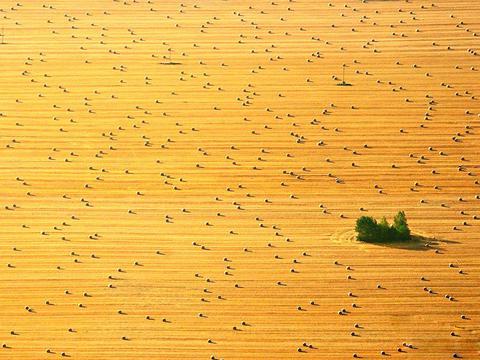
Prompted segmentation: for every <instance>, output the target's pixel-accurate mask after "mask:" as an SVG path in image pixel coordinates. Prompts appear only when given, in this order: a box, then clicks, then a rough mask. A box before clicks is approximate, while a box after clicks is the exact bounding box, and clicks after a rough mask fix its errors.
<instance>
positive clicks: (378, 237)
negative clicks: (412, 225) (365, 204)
mask: <svg viewBox="0 0 480 360" xmlns="http://www.w3.org/2000/svg"><path fill="white" fill-rule="evenodd" d="M355 230H356V231H357V234H358V235H357V239H358V240H359V241H365V242H372V243H389V242H393V241H407V240H410V238H411V234H410V229H409V228H408V224H407V218H406V216H405V213H404V212H403V211H399V212H398V213H397V215H395V217H394V219H393V224H392V225H389V224H388V221H387V219H386V218H385V217H383V218H382V220H381V221H380V222H379V223H378V222H377V220H375V219H374V218H373V217H371V216H361V217H360V218H358V219H357V224H356V226H355Z"/></svg>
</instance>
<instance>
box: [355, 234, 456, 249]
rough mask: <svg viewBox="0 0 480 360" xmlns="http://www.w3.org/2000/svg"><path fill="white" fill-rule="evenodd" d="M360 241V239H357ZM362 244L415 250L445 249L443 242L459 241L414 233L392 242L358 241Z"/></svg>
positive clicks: (453, 242)
mask: <svg viewBox="0 0 480 360" xmlns="http://www.w3.org/2000/svg"><path fill="white" fill-rule="evenodd" d="M357 241H358V240H357ZM358 242H359V243H362V244H370V245H377V246H382V247H389V248H395V249H403V250H415V251H429V250H430V251H435V250H438V251H443V250H444V249H443V247H442V245H443V244H459V242H458V241H453V240H446V239H438V238H436V237H431V236H424V235H419V234H412V237H411V239H410V240H408V241H391V242H388V243H386V242H366V241H358Z"/></svg>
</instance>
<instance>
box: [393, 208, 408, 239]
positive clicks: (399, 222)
mask: <svg viewBox="0 0 480 360" xmlns="http://www.w3.org/2000/svg"><path fill="white" fill-rule="evenodd" d="M393 228H394V229H395V230H397V232H398V234H399V239H400V240H408V239H410V236H411V234H410V229H409V227H408V223H407V217H406V216H405V212H403V211H399V212H398V213H397V215H395V217H394V218H393Z"/></svg>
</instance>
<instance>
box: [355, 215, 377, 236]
mask: <svg viewBox="0 0 480 360" xmlns="http://www.w3.org/2000/svg"><path fill="white" fill-rule="evenodd" d="M355 230H356V231H357V233H358V236H357V239H358V240H360V241H372V239H375V238H376V236H377V235H378V224H377V220H375V219H374V218H372V217H371V216H361V217H360V218H358V219H357V224H356V226H355Z"/></svg>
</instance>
